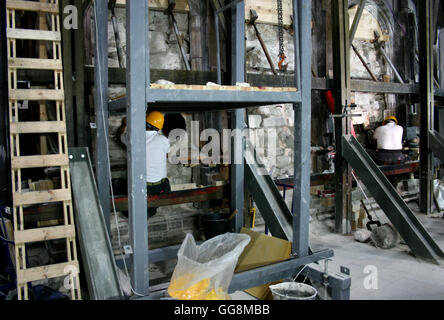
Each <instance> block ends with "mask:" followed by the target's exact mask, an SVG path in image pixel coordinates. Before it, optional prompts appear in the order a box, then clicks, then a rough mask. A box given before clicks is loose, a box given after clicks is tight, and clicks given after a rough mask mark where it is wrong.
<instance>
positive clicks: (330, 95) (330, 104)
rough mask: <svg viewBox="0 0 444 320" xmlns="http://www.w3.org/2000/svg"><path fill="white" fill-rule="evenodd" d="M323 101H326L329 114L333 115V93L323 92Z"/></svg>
mask: <svg viewBox="0 0 444 320" xmlns="http://www.w3.org/2000/svg"><path fill="white" fill-rule="evenodd" d="M324 96H325V100H327V104H328V108H329V109H330V112H331V113H333V114H334V113H335V98H334V97H333V93H332V92H331V91H330V90H328V91H325V92H324Z"/></svg>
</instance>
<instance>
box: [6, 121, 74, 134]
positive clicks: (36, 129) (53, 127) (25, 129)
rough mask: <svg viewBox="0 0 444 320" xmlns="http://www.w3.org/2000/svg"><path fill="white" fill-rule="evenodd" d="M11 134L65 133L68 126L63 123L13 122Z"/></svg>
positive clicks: (10, 128)
mask: <svg viewBox="0 0 444 320" xmlns="http://www.w3.org/2000/svg"><path fill="white" fill-rule="evenodd" d="M9 132H10V133H11V134H30V133H64V132H66V124H65V122H63V121H36V122H11V123H10V124H9Z"/></svg>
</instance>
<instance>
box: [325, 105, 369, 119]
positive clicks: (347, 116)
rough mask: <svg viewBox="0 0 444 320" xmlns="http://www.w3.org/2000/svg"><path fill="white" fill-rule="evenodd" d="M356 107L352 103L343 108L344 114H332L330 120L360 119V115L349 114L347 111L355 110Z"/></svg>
mask: <svg viewBox="0 0 444 320" xmlns="http://www.w3.org/2000/svg"><path fill="white" fill-rule="evenodd" d="M356 107H357V105H356V104H354V103H352V104H350V105H346V106H344V112H343V113H342V114H333V115H331V116H330V117H332V118H341V119H343V118H353V117H362V114H356V113H349V111H348V109H356Z"/></svg>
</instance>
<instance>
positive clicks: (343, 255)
mask: <svg viewBox="0 0 444 320" xmlns="http://www.w3.org/2000/svg"><path fill="white" fill-rule="evenodd" d="M417 217H418V219H419V220H420V221H421V222H422V224H423V225H424V227H425V228H426V229H427V230H428V231H429V232H430V234H431V235H432V237H433V238H434V240H435V241H436V242H437V243H438V244H439V245H440V247H441V248H444V219H442V218H432V217H427V216H424V215H421V214H417ZM311 245H312V247H313V250H318V249H322V248H326V247H327V248H331V249H333V250H334V252H335V257H334V258H333V261H332V262H330V270H332V271H339V268H340V266H345V267H348V268H349V269H350V271H351V277H352V285H351V292H350V294H351V299H352V300H374V299H376V300H398V299H399V300H411V299H418V300H424V299H426V300H441V299H444V283H443V280H444V260H443V261H442V263H441V265H440V266H438V265H435V264H432V263H428V262H425V261H422V260H420V259H417V258H415V257H414V256H412V255H411V254H410V253H409V248H408V247H407V246H406V245H401V244H400V245H398V246H397V247H396V248H393V249H390V250H382V249H379V248H376V247H375V246H373V245H372V244H369V243H367V244H364V243H359V242H357V241H355V240H354V238H353V237H352V236H349V237H346V236H342V235H338V234H334V233H325V234H322V235H316V236H314V237H311ZM367 266H370V267H369V268H371V269H372V270H376V272H377V278H376V279H377V283H376V284H377V286H375V287H377V288H370V289H366V287H365V284H366V277H368V276H369V274H368V273H364V271H365V268H366V267H367ZM371 266H374V267H376V269H374V268H373V267H371ZM367 279H368V278H367ZM367 283H368V281H367Z"/></svg>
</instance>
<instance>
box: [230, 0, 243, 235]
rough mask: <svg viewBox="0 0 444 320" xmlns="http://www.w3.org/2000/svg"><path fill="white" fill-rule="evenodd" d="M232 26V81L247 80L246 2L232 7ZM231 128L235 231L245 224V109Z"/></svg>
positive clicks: (240, 111) (236, 113)
mask: <svg viewBox="0 0 444 320" xmlns="http://www.w3.org/2000/svg"><path fill="white" fill-rule="evenodd" d="M231 12H232V19H231V20H232V27H231V43H232V45H231V82H232V84H233V85H236V83H237V82H245V4H244V1H241V2H239V3H237V4H236V5H235V6H233V8H232V11H231ZM231 128H232V129H234V130H236V131H237V132H238V133H240V134H239V135H236V136H235V138H234V142H233V148H231V150H232V164H231V210H232V211H234V210H237V211H238V213H237V215H236V222H235V224H236V227H235V231H236V232H240V230H241V229H242V227H243V225H244V214H243V213H244V177H245V176H244V171H245V165H244V152H245V140H244V136H243V133H244V128H245V109H237V110H236V111H233V112H232V120H231Z"/></svg>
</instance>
